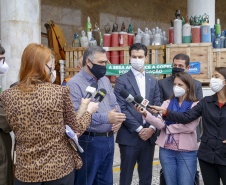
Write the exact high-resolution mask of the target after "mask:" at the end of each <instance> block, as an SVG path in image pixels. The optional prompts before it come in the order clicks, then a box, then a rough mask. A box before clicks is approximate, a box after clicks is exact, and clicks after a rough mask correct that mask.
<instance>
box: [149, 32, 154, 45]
mask: <svg viewBox="0 0 226 185" xmlns="http://www.w3.org/2000/svg"><path fill="white" fill-rule="evenodd" d="M148 34H149V35H150V45H152V41H153V37H154V36H153V34H152V32H151V30H148Z"/></svg>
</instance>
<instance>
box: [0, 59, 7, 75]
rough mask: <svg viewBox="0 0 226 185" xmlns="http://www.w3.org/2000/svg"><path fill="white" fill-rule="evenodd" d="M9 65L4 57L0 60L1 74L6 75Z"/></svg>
mask: <svg viewBox="0 0 226 185" xmlns="http://www.w3.org/2000/svg"><path fill="white" fill-rule="evenodd" d="M8 70H9V66H8V64H7V63H6V62H4V64H3V59H2V60H1V61H0V75H4V74H6V73H7V72H8Z"/></svg>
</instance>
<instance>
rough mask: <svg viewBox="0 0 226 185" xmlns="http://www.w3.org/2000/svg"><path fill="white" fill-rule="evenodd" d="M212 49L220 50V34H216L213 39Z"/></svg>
mask: <svg viewBox="0 0 226 185" xmlns="http://www.w3.org/2000/svg"><path fill="white" fill-rule="evenodd" d="M214 47H215V48H221V39H220V34H217V38H216V39H215V43H214Z"/></svg>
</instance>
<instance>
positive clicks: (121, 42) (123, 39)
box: [119, 31, 128, 64]
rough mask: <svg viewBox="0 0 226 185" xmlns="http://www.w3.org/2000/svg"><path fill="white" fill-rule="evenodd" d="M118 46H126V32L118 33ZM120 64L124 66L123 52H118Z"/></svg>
mask: <svg viewBox="0 0 226 185" xmlns="http://www.w3.org/2000/svg"><path fill="white" fill-rule="evenodd" d="M119 46H121V47H122V46H128V34H127V32H123V31H122V32H119ZM119 60H120V64H124V51H120V52H119Z"/></svg>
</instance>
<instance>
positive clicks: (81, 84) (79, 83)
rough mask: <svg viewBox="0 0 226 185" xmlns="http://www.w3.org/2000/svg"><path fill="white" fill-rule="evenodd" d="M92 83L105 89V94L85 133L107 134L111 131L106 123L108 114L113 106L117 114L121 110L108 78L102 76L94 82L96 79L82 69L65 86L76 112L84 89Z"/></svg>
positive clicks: (83, 94) (109, 125) (83, 95)
mask: <svg viewBox="0 0 226 185" xmlns="http://www.w3.org/2000/svg"><path fill="white" fill-rule="evenodd" d="M92 83H97V85H98V89H102V88H103V89H105V90H106V91H107V94H106V96H105V98H104V100H103V101H102V102H101V103H99V108H98V110H97V112H96V113H94V114H92V122H91V124H90V127H89V128H88V129H87V130H86V131H88V132H98V133H101V132H109V131H111V127H112V124H109V122H108V112H109V111H111V110H112V109H114V108H115V106H117V107H118V109H117V112H121V110H120V107H119V105H118V103H117V101H116V97H115V94H114V92H113V88H112V85H111V83H110V81H109V80H108V78H107V77H105V76H104V77H102V78H100V79H99V80H98V81H97V82H96V79H95V78H94V77H93V76H91V75H90V74H89V73H87V72H86V71H85V70H84V68H82V70H81V71H80V72H79V73H77V74H76V75H75V76H74V77H72V78H71V79H70V80H69V81H68V82H67V84H66V85H67V86H69V87H70V89H71V99H72V102H73V105H74V109H75V111H76V112H77V111H78V108H79V105H80V104H81V99H82V98H84V97H85V96H86V88H87V87H88V86H90V85H91V84H92ZM91 101H94V98H93V97H92V98H91Z"/></svg>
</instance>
